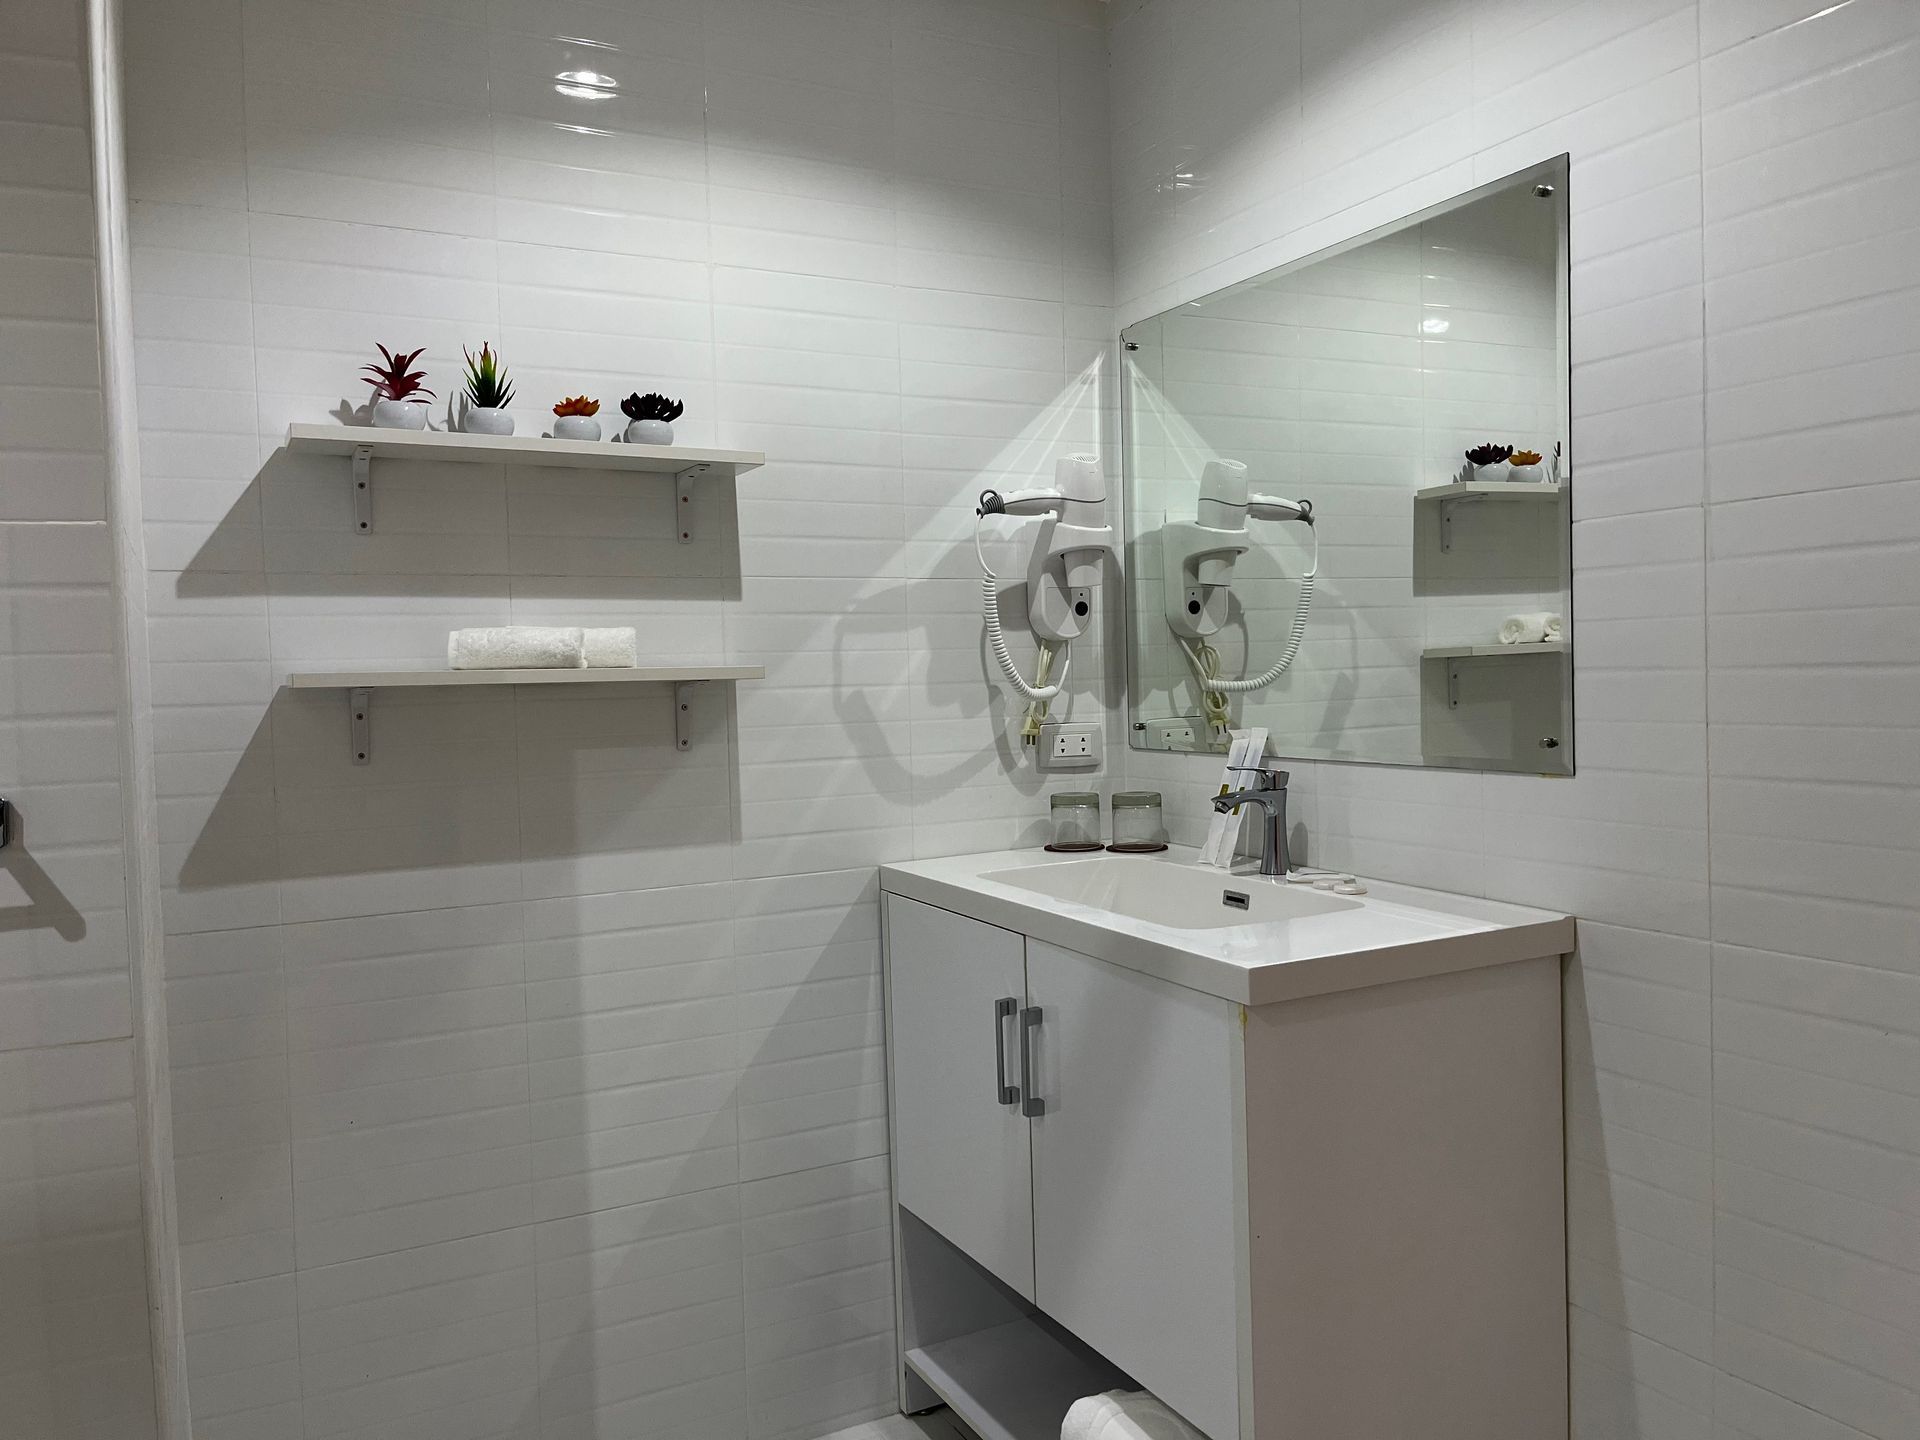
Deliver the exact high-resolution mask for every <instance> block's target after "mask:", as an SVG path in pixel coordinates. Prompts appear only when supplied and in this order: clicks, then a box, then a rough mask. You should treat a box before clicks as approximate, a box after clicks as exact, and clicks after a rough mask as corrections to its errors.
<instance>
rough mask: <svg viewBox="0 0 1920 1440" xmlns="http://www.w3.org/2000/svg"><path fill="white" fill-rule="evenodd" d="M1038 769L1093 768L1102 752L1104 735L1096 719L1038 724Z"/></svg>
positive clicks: (1097, 767) (1102, 754) (1098, 765)
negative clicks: (1083, 723) (1082, 721)
mask: <svg viewBox="0 0 1920 1440" xmlns="http://www.w3.org/2000/svg"><path fill="white" fill-rule="evenodd" d="M1036 748H1037V749H1038V750H1039V752H1040V768H1041V769H1042V770H1097V769H1099V768H1100V762H1101V760H1103V759H1104V758H1105V755H1106V737H1105V734H1104V733H1103V732H1102V730H1101V728H1100V726H1099V725H1098V724H1097V723H1094V724H1086V725H1069V724H1064V723H1058V724H1047V725H1042V726H1041V727H1040V743H1039V745H1038V746H1037V747H1036Z"/></svg>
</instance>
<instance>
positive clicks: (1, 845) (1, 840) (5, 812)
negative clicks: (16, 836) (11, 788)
mask: <svg viewBox="0 0 1920 1440" xmlns="http://www.w3.org/2000/svg"><path fill="white" fill-rule="evenodd" d="M12 843H13V802H12V801H11V800H9V799H7V797H6V796H4V795H0V850H4V849H6V848H7V847H8V846H9V845H11V844H12Z"/></svg>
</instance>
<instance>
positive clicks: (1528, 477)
mask: <svg viewBox="0 0 1920 1440" xmlns="http://www.w3.org/2000/svg"><path fill="white" fill-rule="evenodd" d="M1545 478H1546V471H1545V470H1543V469H1541V467H1540V466H1539V465H1538V464H1533V465H1513V464H1509V465H1508V466H1507V479H1509V480H1511V481H1512V482H1513V483H1514V484H1516V485H1538V484H1539V483H1540V482H1541V481H1542V480H1543V479H1545Z"/></svg>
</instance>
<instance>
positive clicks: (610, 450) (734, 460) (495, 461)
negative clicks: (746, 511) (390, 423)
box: [286, 425, 767, 542]
mask: <svg viewBox="0 0 1920 1440" xmlns="http://www.w3.org/2000/svg"><path fill="white" fill-rule="evenodd" d="M286 448H287V449H288V450H291V451H294V452H295V453H298V454H306V455H342V456H345V457H346V458H347V459H348V460H349V461H350V462H351V463H352V466H353V522H354V523H353V528H354V531H355V532H356V533H357V534H361V535H365V534H368V533H370V532H371V531H372V530H373V462H374V461H375V460H436V461H442V462H445V461H453V462H455V463H460V464H468V465H547V466H556V467H558V468H560V469H564V470H623V471H629V472H638V473H642V474H652V475H672V476H674V477H675V478H676V479H677V481H678V482H679V484H678V489H679V503H678V506H677V507H676V510H675V513H676V514H678V515H679V516H681V517H682V518H681V521H680V539H681V540H682V541H683V542H685V541H690V540H692V539H693V527H692V524H691V523H690V522H689V521H688V520H687V519H686V518H685V517H686V516H687V515H688V513H689V511H690V509H691V506H692V504H693V486H694V483H695V482H696V481H701V480H720V479H727V480H730V479H732V478H733V477H734V476H736V475H738V474H740V472H741V471H743V470H757V469H759V467H760V466H762V465H764V464H766V463H767V457H766V456H765V455H763V454H760V453H759V452H757V451H749V450H701V449H696V448H694V447H692V446H688V445H626V444H620V443H617V442H614V441H606V440H549V439H546V438H544V437H541V436H534V435H524V436H523V435H466V434H459V433H453V432H449V431H445V430H378V429H374V428H372V427H370V426H360V425H289V426H288V427H287V445H286Z"/></svg>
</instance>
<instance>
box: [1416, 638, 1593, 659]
mask: <svg viewBox="0 0 1920 1440" xmlns="http://www.w3.org/2000/svg"><path fill="white" fill-rule="evenodd" d="M1566 653H1567V642H1566V641H1564V640H1535V641H1529V642H1528V643H1527V644H1524V645H1446V646H1442V647H1440V648H1439V649H1437V650H1422V651H1421V652H1420V658H1421V659H1423V660H1462V659H1465V658H1467V657H1469V656H1471V657H1473V658H1474V659H1476V660H1483V659H1491V658H1494V657H1502V658H1504V657H1506V656H1509V655H1564V654H1566Z"/></svg>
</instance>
